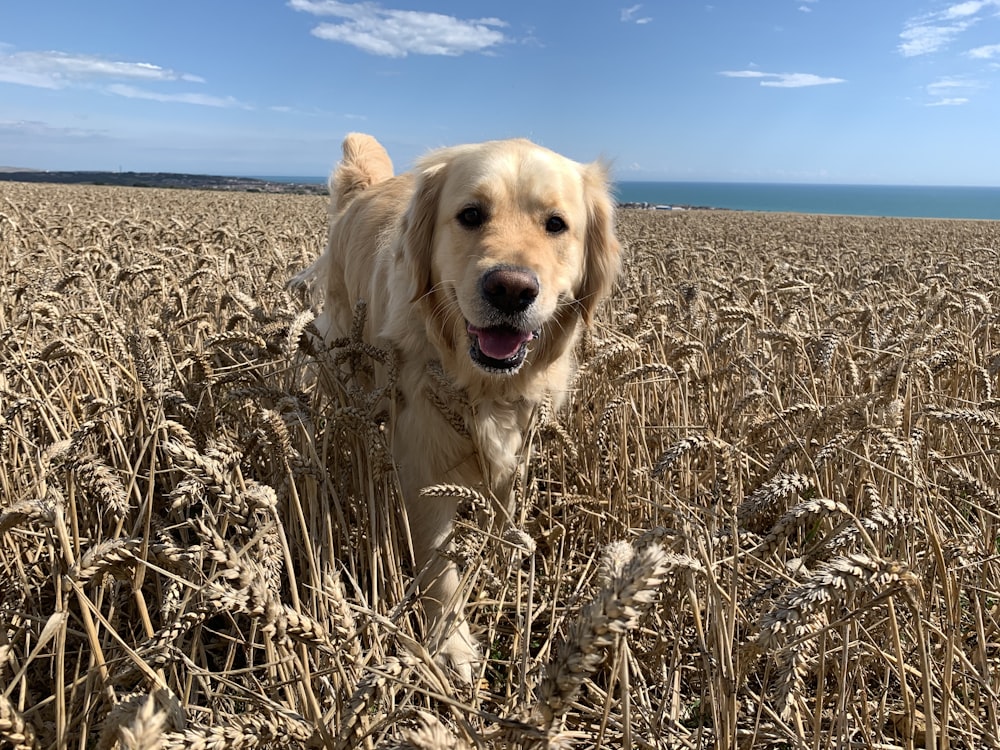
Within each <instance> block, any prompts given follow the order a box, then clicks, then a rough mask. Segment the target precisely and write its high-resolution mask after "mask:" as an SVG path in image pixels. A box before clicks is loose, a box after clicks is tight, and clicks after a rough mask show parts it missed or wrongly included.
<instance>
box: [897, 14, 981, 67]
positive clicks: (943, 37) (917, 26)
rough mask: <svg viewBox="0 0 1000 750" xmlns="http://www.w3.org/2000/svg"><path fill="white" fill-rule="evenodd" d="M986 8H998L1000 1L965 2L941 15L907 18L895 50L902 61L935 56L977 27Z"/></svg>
mask: <svg viewBox="0 0 1000 750" xmlns="http://www.w3.org/2000/svg"><path fill="white" fill-rule="evenodd" d="M990 8H993V9H997V8H1000V0H967V2H961V3H955V4H953V5H950V6H948V7H947V8H945V9H944V10H941V11H937V12H934V13H927V14H925V15H922V16H916V17H914V18H911V19H910V20H909V21H907V22H906V24H905V26H904V28H903V30H902V31H901V32H900V34H899V38H900V39H901V40H902V41H901V42H900V43H899V46H898V47H897V49H898V51H899V53H900V54H901V55H903V57H917V56H919V55H927V54H930V53H932V52H937V51H938V50H940V49H943V48H945V47H947V46H948V45H949V44H951V43H952V42H953V41H954V40H955V38H956V37H958V36H960V35H961V34H962V32H964V31H966V30H967V29H969V28H971V27H972V26H974V25H975V24H976V23H978V22H979V21H980V19H981V17H982V15H981V14H982V11H984V10H988V9H990Z"/></svg>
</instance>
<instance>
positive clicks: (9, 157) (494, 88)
mask: <svg viewBox="0 0 1000 750" xmlns="http://www.w3.org/2000/svg"><path fill="white" fill-rule="evenodd" d="M998 92H1000V0H966V1H963V2H955V1H954V0H951V1H949V0H945V1H944V2H936V1H933V0H926V1H925V0H754V2H750V1H749V0H715V1H714V2H710V3H704V2H689V1H688V0H672V1H671V2H654V1H652V0H648V1H647V2H643V3H641V4H639V3H633V2H631V0H625V2H610V1H608V0H597V1H595V2H588V3H581V2H579V1H578V0H573V1H571V0H536V1H535V2H531V3H525V2H499V1H497V0H484V1H481V2H475V3H470V2H457V1H453V0H439V1H438V0H428V1H424V2H412V1H411V0H384V1H383V0H379V1H378V2H347V1H346V0H344V1H340V0H255V1H254V2H252V3H251V2H247V1H246V0H208V1H207V2H206V0H173V1H172V2H169V3H167V2H160V3H156V2H111V1H110V0H90V1H89V2H80V1H79V0H46V1H45V2H28V1H27V0H21V1H20V2H15V1H13V0H12V1H10V2H5V3H3V5H2V6H0V165H4V166H19V167H31V168H38V169H96V170H118V169H123V170H127V171H129V170H131V171H177V172H202V173H216V174H218V173H221V174H239V175H248V174H255V175H324V174H326V173H327V172H328V171H329V169H330V168H331V166H332V165H333V164H334V163H335V162H336V160H337V158H338V156H339V143H340V139H341V138H342V136H343V135H344V134H345V133H347V132H349V131H351V130H362V131H366V132H370V133H372V134H374V135H376V136H377V137H378V138H379V139H380V140H382V142H383V143H385V144H386V146H387V148H388V149H389V152H390V154H391V155H392V156H393V159H394V161H395V162H396V164H397V167H398V168H406V167H408V166H409V165H410V164H411V163H412V161H413V159H414V158H415V157H416V156H418V155H419V154H421V153H423V152H425V151H426V150H428V149H430V148H433V147H435V146H441V145H447V144H454V143H461V142H467V141H478V140H484V139H489V138H502V137H509V136H516V135H517V136H522V135H523V136H527V137H530V138H532V139H534V140H535V141H537V142H539V143H542V144H544V145H546V146H549V147H550V148H553V149H555V150H558V151H560V152H563V153H565V154H567V155H568V156H571V157H572V158H575V159H579V160H582V161H589V160H591V159H594V158H596V157H598V156H604V157H606V158H609V159H610V160H612V162H613V164H614V170H615V176H616V178H617V179H623V180H629V179H648V180H708V181H715V180H722V181H742V182H758V181H763V182H834V183H877V184H940V185H949V184H955V185H998V184H1000V137H998V136H997V135H996V131H997V129H998V127H1000V126H998V125H997V123H1000V97H998Z"/></svg>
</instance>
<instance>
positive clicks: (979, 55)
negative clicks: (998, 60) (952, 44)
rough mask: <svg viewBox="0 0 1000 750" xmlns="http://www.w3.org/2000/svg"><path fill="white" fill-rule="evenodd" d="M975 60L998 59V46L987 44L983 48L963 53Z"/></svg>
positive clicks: (999, 54) (999, 53) (999, 45)
mask: <svg viewBox="0 0 1000 750" xmlns="http://www.w3.org/2000/svg"><path fill="white" fill-rule="evenodd" d="M965 54H966V55H968V56H969V57H972V58H974V59H976V60H992V59H993V58H994V57H1000V44H987V45H985V46H983V47H974V48H972V49H970V50H969V51H968V52H966V53H965Z"/></svg>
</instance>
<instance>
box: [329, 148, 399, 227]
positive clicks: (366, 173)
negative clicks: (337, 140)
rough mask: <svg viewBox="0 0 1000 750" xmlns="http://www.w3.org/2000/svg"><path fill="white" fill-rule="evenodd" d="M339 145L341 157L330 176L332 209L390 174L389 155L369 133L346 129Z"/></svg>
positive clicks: (341, 207) (339, 208)
mask: <svg viewBox="0 0 1000 750" xmlns="http://www.w3.org/2000/svg"><path fill="white" fill-rule="evenodd" d="M342 148H343V152H344V156H343V159H341V161H340V164H338V165H337V169H336V170H334V173H333V175H331V177H330V196H331V198H332V201H333V206H332V208H333V211H334V213H337V212H339V211H342V210H343V209H344V208H346V207H347V204H348V203H350V202H351V200H353V198H354V196H355V195H357V194H358V193H360V192H361V191H363V190H367V189H368V188H370V187H371V186H372V185H374V184H376V183H378V182H382V181H383V180H388V179H389V178H390V177H392V159H390V158H389V154H388V153H386V150H385V149H384V148H382V144H381V143H379V142H378V141H377V140H375V139H374V138H372V137H371V136H370V135H367V134H365V133H348V134H347V136H346V137H345V138H344V143H343V146H342Z"/></svg>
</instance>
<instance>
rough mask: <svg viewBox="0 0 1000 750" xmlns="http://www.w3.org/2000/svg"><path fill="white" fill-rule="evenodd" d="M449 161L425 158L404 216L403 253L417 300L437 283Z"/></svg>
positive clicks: (414, 297)
mask: <svg viewBox="0 0 1000 750" xmlns="http://www.w3.org/2000/svg"><path fill="white" fill-rule="evenodd" d="M445 172H446V169H445V162H443V161H430V160H428V161H424V162H423V163H422V164H421V165H420V167H419V168H418V171H417V177H416V180H417V184H416V186H415V188H414V191H413V197H412V198H411V199H410V205H409V206H408V207H407V209H406V214H405V216H404V217H403V252H404V253H405V255H406V260H407V261H408V262H409V264H410V270H411V272H412V273H413V283H414V286H413V300H412V301H416V300H418V299H420V298H421V297H423V296H424V295H426V294H428V293H429V292H430V291H431V289H432V288H433V286H434V279H433V267H432V258H433V255H434V228H435V225H436V224H437V212H438V199H439V198H440V197H441V188H442V186H443V185H444V178H445Z"/></svg>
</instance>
